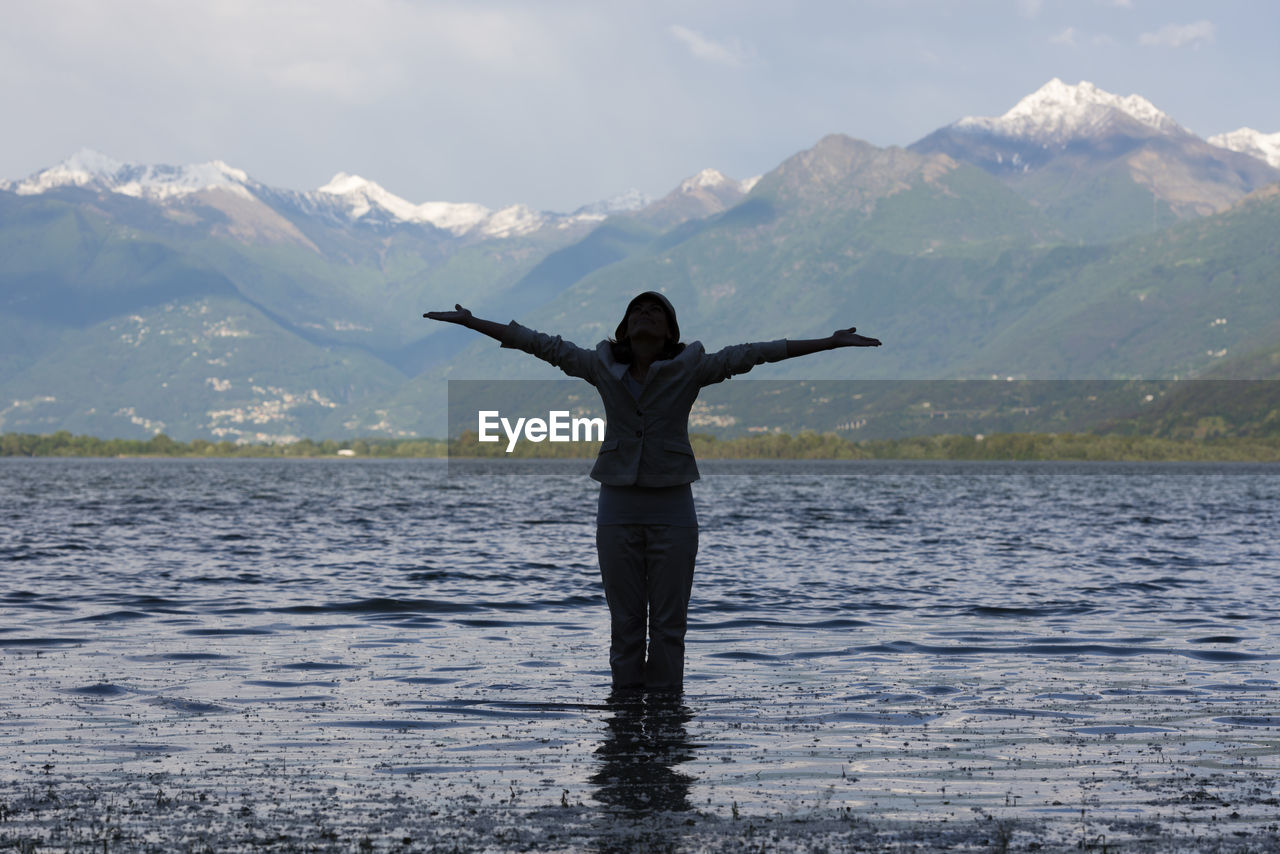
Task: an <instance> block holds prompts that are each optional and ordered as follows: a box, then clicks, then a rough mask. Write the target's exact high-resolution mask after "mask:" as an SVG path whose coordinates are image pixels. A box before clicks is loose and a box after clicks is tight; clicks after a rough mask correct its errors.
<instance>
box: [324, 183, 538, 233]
mask: <svg viewBox="0 0 1280 854" xmlns="http://www.w3.org/2000/svg"><path fill="white" fill-rule="evenodd" d="M316 192H317V193H319V194H323V195H327V196H332V197H336V199H337V200H339V201H340V202H341V203H342V204H343V205H344V206H345V207H346V209H347V214H348V216H350V217H351V219H360V218H362V217H364V216H367V215H368V214H369V213H370V212H372V211H373V210H374V208H379V209H381V210H382V211H384V212H386V213H387V214H390V215H391V217H392V218H393V219H397V220H400V221H401V222H416V223H425V224H427V225H432V226H435V227H436V228H440V229H443V230H445V231H448V232H450V233H452V234H454V235H461V234H465V233H467V232H469V231H471V230H472V229H476V228H478V229H479V231H480V233H481V234H484V235H487V236H490V237H510V236H513V235H517V234H526V233H528V232H530V231H534V230H536V229H538V228H539V227H540V226H541V225H542V223H543V217H542V216H541V215H540V214H537V213H534V212H533V211H531V210H529V209H528V208H527V207H525V206H524V205H512V206H510V207H506V208H503V209H501V210H499V211H491V210H490V209H489V208H486V207H485V206H484V205H478V204H472V203H454V202H423V203H422V204H414V203H413V202H410V201H407V200H405V199H402V198H401V197H400V196H397V195H395V194H394V193H391V192H388V191H387V190H385V189H383V187H381V186H380V185H378V184H376V183H374V182H373V181H369V180H367V179H365V178H361V177H360V176H359V175H348V174H347V173H345V172H339V173H338V174H336V175H334V176H333V179H332V180H331V181H329V183H328V184H325V185H324V186H323V187H321V188H320V189H319V190H317V191H316Z"/></svg>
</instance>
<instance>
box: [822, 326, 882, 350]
mask: <svg viewBox="0 0 1280 854" xmlns="http://www.w3.org/2000/svg"><path fill="white" fill-rule="evenodd" d="M857 333H858V330H857V328H856V327H853V326H850V327H849V328H848V329H837V330H836V331H835V332H833V333H831V340H832V341H834V342H835V345H836V346H837V347H879V346H880V339H879V338H868V337H867V336H865V335H859V334H857Z"/></svg>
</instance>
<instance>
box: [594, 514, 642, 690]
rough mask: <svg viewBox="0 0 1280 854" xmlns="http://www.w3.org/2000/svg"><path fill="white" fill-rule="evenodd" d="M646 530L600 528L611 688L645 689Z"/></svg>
mask: <svg viewBox="0 0 1280 854" xmlns="http://www.w3.org/2000/svg"><path fill="white" fill-rule="evenodd" d="M644 549H645V529H644V527H643V526H641V525H599V526H597V527H596V553H597V555H599V558H600V578H601V580H602V581H604V598H605V599H606V600H607V601H608V603H609V627H610V635H611V638H610V642H609V667H610V669H611V670H612V671H613V687H614V689H615V690H617V689H626V688H641V687H644V629H645V606H646V600H647V595H646V590H645V554H644Z"/></svg>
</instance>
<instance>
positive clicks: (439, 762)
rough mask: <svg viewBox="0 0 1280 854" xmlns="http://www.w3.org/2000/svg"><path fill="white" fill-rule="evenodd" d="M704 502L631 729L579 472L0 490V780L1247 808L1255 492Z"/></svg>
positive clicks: (402, 472) (282, 475)
mask: <svg viewBox="0 0 1280 854" xmlns="http://www.w3.org/2000/svg"><path fill="white" fill-rule="evenodd" d="M716 472H720V473H719V474H717V473H716ZM704 474H706V477H704V480H703V481H701V482H700V483H699V484H697V485H696V486H695V497H696V500H697V503H698V512H699V518H700V521H701V523H702V528H703V530H702V535H701V549H700V553H699V560H698V569H697V574H696V578H695V584H694V596H693V603H692V605H691V610H690V622H691V625H690V636H689V649H688V664H687V668H686V680H687V681H686V696H685V698H684V702H683V704H682V705H680V706H679V707H678V708H674V709H666V710H663V711H661V712H660V713H658V712H654V713H653V714H650V713H648V712H645V711H644V710H643V709H641V710H636V709H618V708H615V707H610V706H608V705H607V704H606V703H605V697H606V695H607V693H608V683H609V672H608V664H607V646H608V629H607V612H606V606H605V603H604V597H603V595H602V592H601V589H600V583H599V576H598V571H597V568H596V563H595V554H594V531H593V523H594V519H593V516H594V501H595V490H594V486H593V484H592V483H591V482H590V481H589V480H588V479H586V478H585V477H584V476H583V475H582V473H581V466H578V465H571V466H568V467H565V466H559V467H557V466H555V465H548V466H547V467H546V468H545V471H544V473H542V474H539V475H537V476H532V477H501V476H481V475H462V474H459V473H457V472H454V473H453V474H452V475H451V474H450V473H449V472H448V471H447V470H446V467H445V465H444V464H443V463H441V462H439V461H399V462H362V461H357V462H352V461H255V460H237V461H231V460H212V461H181V460H179V461H146V460H9V461H3V462H0V520H2V525H0V529H2V531H3V533H2V534H0V574H2V575H0V577H2V578H3V587H2V588H0V649H3V670H4V672H3V676H4V679H5V684H4V686H3V687H2V688H0V713H2V714H3V715H4V726H3V727H0V744H2V745H3V747H4V755H5V756H6V757H9V758H11V760H12V761H11V762H10V763H9V765H8V766H7V767H6V768H5V769H4V770H3V771H0V775H3V776H6V778H7V779H8V780H10V781H22V780H26V779H29V778H30V775H33V774H36V773H38V772H37V771H36V770H35V769H36V768H43V767H44V766H45V765H48V766H49V768H44V773H45V774H46V775H47V774H49V773H50V772H51V770H52V769H56V770H53V771H52V773H55V774H56V773H65V774H67V775H68V778H71V777H76V778H79V779H83V778H84V777H85V775H90V776H92V775H94V774H102V775H109V774H118V773H125V772H129V771H130V770H131V769H134V770H136V769H140V768H142V767H143V766H145V770H146V771H148V772H149V773H163V774H166V775H169V776H168V779H170V780H171V781H172V782H171V785H173V786H182V785H187V786H199V785H203V783H202V782H201V781H205V780H209V779H215V778H217V779H221V782H222V785H224V786H226V785H227V784H228V779H230V780H232V781H233V784H234V786H236V787H242V788H243V789H244V790H245V791H250V790H253V789H254V786H255V785H266V784H264V783H253V782H252V780H251V776H252V775H250V774H249V772H248V771H246V768H249V767H251V766H252V763H254V762H258V763H264V764H269V763H271V762H276V761H278V762H280V763H294V764H295V766H297V765H301V766H305V767H306V768H307V769H308V776H307V782H306V785H302V786H300V787H296V788H295V790H296V791H298V792H302V791H310V792H312V793H313V794H314V797H316V798H320V799H323V798H324V797H329V796H331V797H334V798H347V799H358V798H359V797H361V795H360V790H361V787H362V786H377V785H384V784H385V781H387V780H394V781H395V785H397V786H400V787H402V789H403V790H404V791H407V792H412V793H414V794H415V795H417V796H420V797H426V798H440V797H447V796H454V795H457V793H458V791H459V786H474V787H476V790H477V792H481V791H488V792H489V794H488V795H487V797H489V798H490V799H492V798H493V797H494V795H493V790H495V789H496V790H499V791H500V794H502V795H503V797H508V794H507V793H508V789H509V798H510V802H511V803H512V804H518V805H523V806H531V805H539V804H554V803H559V802H581V803H586V804H597V805H600V806H601V808H602V809H603V808H608V807H621V808H627V809H637V808H641V807H643V805H644V804H649V805H650V806H658V807H662V808H665V809H680V810H684V809H699V810H703V811H707V812H716V813H720V814H727V812H728V811H729V810H730V809H733V810H744V811H749V810H753V809H754V810H757V811H760V812H769V811H774V812H782V813H788V812H791V813H796V812H804V811H812V810H823V809H849V810H862V811H875V812H876V814H878V815H887V816H894V815H899V816H905V815H914V816H919V815H933V816H951V815H959V814H968V813H970V812H971V811H974V810H977V811H988V812H1001V811H1004V812H1006V813H1010V812H1011V814H1018V815H1044V816H1052V815H1054V814H1056V813H1062V814H1064V815H1068V814H1069V815H1075V814H1078V813H1080V812H1081V810H1082V809H1083V808H1086V807H1091V808H1093V809H1094V810H1096V811H1101V812H1103V813H1108V814H1111V815H1117V816H1134V817H1145V816H1152V815H1163V814H1164V812H1170V813H1172V812H1174V811H1176V809H1177V808H1179V807H1178V805H1176V804H1174V803H1173V801H1172V800H1170V799H1171V798H1172V797H1173V796H1172V795H1170V793H1169V790H1168V789H1167V788H1162V787H1164V786H1165V784H1169V785H1172V783H1171V782H1170V781H1172V780H1173V778H1174V777H1175V776H1176V775H1177V774H1178V773H1181V774H1184V775H1185V774H1187V773H1191V774H1196V775H1199V776H1198V778H1197V779H1200V780H1202V781H1203V780H1213V779H1215V777H1214V775H1217V778H1216V779H1218V783H1219V784H1220V785H1219V787H1220V788H1221V789H1222V792H1224V793H1226V792H1227V791H1228V789H1229V790H1230V792H1231V793H1232V794H1231V797H1230V798H1228V797H1226V796H1225V795H1221V796H1220V795H1218V794H1215V792H1217V791H1218V790H1217V789H1214V788H1213V784H1211V783H1202V784H1201V789H1202V790H1203V791H1205V792H1207V794H1206V797H1213V798H1217V799H1218V800H1220V801H1221V802H1222V803H1223V804H1227V809H1228V811H1235V812H1236V814H1237V815H1236V820H1238V821H1243V822H1247V821H1249V820H1251V819H1256V820H1257V821H1262V820H1263V818H1264V817H1265V816H1266V815H1267V814H1268V813H1269V812H1273V811H1274V807H1272V806H1268V800H1267V799H1268V798H1270V803H1271V804H1274V803H1275V800H1276V795H1277V794H1280V792H1273V791H1272V788H1273V784H1272V783H1271V782H1270V780H1271V778H1272V775H1274V773H1275V772H1276V770H1277V765H1278V764H1280V761H1278V758H1277V757H1278V753H1280V751H1277V749H1276V748H1277V737H1276V728H1277V727H1280V702H1277V700H1278V699H1280V696H1278V695H1280V682H1277V681H1276V680H1277V679H1280V672H1278V668H1277V663H1276V662H1277V657H1278V656H1280V640H1278V639H1277V632H1276V628H1277V625H1276V623H1277V618H1278V617H1280V605H1278V604H1277V600H1276V597H1275V590H1276V582H1277V576H1278V575H1280V544H1278V543H1280V541H1278V539H1277V536H1276V531H1278V530H1280V471H1277V469H1276V468H1274V467H1270V468H1268V467H1251V466H1209V467H1206V466H1190V465H1188V466H1172V465H1151V466H1141V465H1121V464H1113V465H1112V464H1101V465H1096V464H1095V465H1072V464H972V465H960V464H943V463H917V464H905V463H903V464H894V463H851V464H844V465H836V464H805V463H787V464H772V465H768V464H722V465H721V466H719V467H717V466H715V465H713V464H708V465H705V466H704ZM639 755H643V756H645V757H647V759H645V761H644V762H640V763H639V764H637V760H636V757H637V756H639ZM619 757H622V759H620V758H619ZM624 760H625V761H624ZM637 768H642V769H647V770H642V771H637ZM1162 781H1163V782H1162ZM1206 787H1207V788H1206ZM1242 792H1247V793H1248V794H1247V795H1245V794H1241V793H1242ZM475 797H477V798H480V799H481V800H483V798H484V797H486V796H485V795H482V794H476V795H475ZM1251 799H1252V800H1251ZM1205 803H1209V802H1205ZM1251 804H1252V805H1253V806H1250V805H1251ZM731 805H732V806H731ZM1082 805H1083V806H1082ZM1182 806H1183V807H1185V804H1183V805H1182ZM1202 806H1203V804H1202ZM1210 807H1213V808H1215V809H1217V808H1218V807H1217V805H1215V804H1212V803H1209V806H1207V807H1204V808H1205V809H1209V808H1210ZM1242 810H1243V815H1242V814H1241V811H1242ZM1215 815H1216V814H1215Z"/></svg>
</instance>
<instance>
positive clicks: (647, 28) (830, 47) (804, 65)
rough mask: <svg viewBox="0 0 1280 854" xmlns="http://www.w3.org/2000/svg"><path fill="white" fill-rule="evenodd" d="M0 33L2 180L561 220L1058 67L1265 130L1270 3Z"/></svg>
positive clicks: (618, 13)
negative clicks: (37, 175) (34, 178)
mask: <svg viewBox="0 0 1280 854" xmlns="http://www.w3.org/2000/svg"><path fill="white" fill-rule="evenodd" d="M4 17H5V23H4V26H3V27H2V28H0V81H2V82H0V115H3V116H4V117H5V120H4V127H5V132H4V134H3V136H2V137H0V178H4V179H17V178H25V177H27V176H28V175H30V174H32V173H34V172H36V171H38V170H40V169H42V168H45V167H48V166H52V165H54V164H56V163H58V162H60V161H62V160H64V159H65V158H67V157H68V156H70V155H71V154H73V153H74V152H76V151H78V150H80V149H81V148H91V149H94V150H97V151H100V152H102V153H104V154H107V155H108V156H110V157H113V158H115V159H117V160H122V161H126V162H135V163H149V164H158V163H165V164H187V163H202V162H206V161H210V160H215V159H216V160H222V161H224V162H226V163H228V164H230V165H232V166H235V167H237V168H240V169H243V170H245V171H246V172H248V173H249V174H250V175H251V176H252V177H254V178H255V179H257V180H259V181H262V182H263V183H266V184H269V185H272V186H277V187H287V188H290V189H297V190H310V189H315V188H317V187H320V186H322V185H324V184H325V183H327V182H328V181H329V180H330V179H331V178H332V177H333V175H334V174H335V173H338V172H346V173H350V174H358V175H361V176H363V177H365V178H367V179H369V180H372V181H376V182H378V183H379V184H381V185H382V186H383V187H385V188H386V189H387V190H389V191H391V192H393V193H395V194H397V195H399V196H402V197H404V198H406V199H408V200H409V201H411V202H415V203H419V202H426V201H450V202H477V203H480V204H483V205H486V206H489V207H502V206H505V205H508V204H515V203H521V204H527V205H529V206H530V207H533V208H535V209H540V210H553V211H562V212H567V211H572V210H574V209H575V208H577V207H579V206H581V205H584V204H588V203H591V202H595V201H598V200H602V199H606V198H610V197H612V196H615V195H618V194H621V193H623V192H625V191H627V190H630V189H638V190H640V191H641V192H644V193H647V194H649V195H651V196H661V195H664V194H665V193H667V192H668V191H670V190H671V189H673V188H674V187H676V186H677V185H678V184H679V182H680V181H681V180H683V179H684V178H686V177H688V176H691V175H693V174H695V173H697V172H698V171H700V170H702V169H704V168H708V167H711V168H716V169H719V170H720V171H721V172H724V173H725V174H727V175H729V176H731V177H734V178H748V177H751V176H754V175H758V174H761V173H763V172H767V171H769V170H770V169H773V168H774V167H776V166H777V165H778V164H779V163H781V162H782V161H783V160H785V159H786V158H787V157H790V156H791V155H793V154H795V153H797V152H799V151H802V150H804V149H807V148H810V147H812V146H813V145H814V144H815V143H816V142H817V141H818V140H819V139H821V138H822V137H823V136H825V135H827V134H831V133H843V134H848V135H850V136H853V137H857V138H859V139H863V140H867V141H868V142H871V143H874V144H876V145H881V146H888V145H908V144H910V143H911V142H914V141H915V140H917V139H919V138H920V137H922V136H924V135H926V134H928V133H929V132H930V131H932V130H935V129H936V128H938V127H941V126H943V125H946V124H949V123H951V122H952V121H955V120H956V119H958V118H961V117H963V116H975V115H976V116H994V115H1000V114H1002V113H1004V112H1005V111H1006V110H1008V109H1009V108H1010V107H1012V106H1013V105H1014V104H1015V103H1017V101H1018V100H1019V99H1020V98H1021V97H1023V96H1024V95H1027V94H1030V93H1031V92H1033V91H1035V90H1036V89H1038V88H1039V87H1040V86H1042V85H1043V84H1044V83H1046V82H1048V81H1049V80H1050V79H1052V78H1054V77H1058V78H1061V79H1062V80H1064V81H1065V82H1067V83H1078V82H1080V81H1081V80H1088V81H1090V82H1092V83H1094V84H1095V85H1097V86H1099V87H1101V88H1102V89H1105V90H1107V91H1109V92H1113V93H1115V94H1118V95H1129V94H1135V93H1136V94H1140V95H1142V96H1143V97H1145V98H1147V99H1148V100H1150V101H1152V102H1153V103H1154V104H1155V105H1156V106H1157V107H1158V108H1160V109H1162V110H1163V111H1165V112H1166V113H1168V114H1169V115H1171V116H1172V117H1173V118H1174V119H1175V120H1177V121H1178V122H1179V123H1181V124H1182V125H1183V126H1184V127H1186V128H1188V129H1189V130H1192V131H1193V132H1195V133H1198V134H1200V135H1201V136H1209V135H1211V134H1215V133H1221V132H1224V131H1230V130H1235V129H1236V128H1239V127H1242V126H1249V127H1253V128H1255V129H1256V130H1260V131H1263V132H1267V133H1274V132H1276V131H1280V86H1278V85H1276V84H1277V81H1280V51H1277V50H1276V49H1275V44H1276V34H1277V33H1280V3H1275V2H1274V0H1214V1H1213V2H1189V1H1188V0H896V2H890V0H843V2H838V0H832V2H808V0H788V2H779V0H733V1H732V2H731V0H635V2H613V0H524V1H523V2H514V1H513V0H466V1H465V2H441V1H440V0H359V2H357V0H306V2H304V0H190V2H188V0H41V1H40V2H31V3H19V2H15V3H7V4H6V8H5V15H4Z"/></svg>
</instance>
